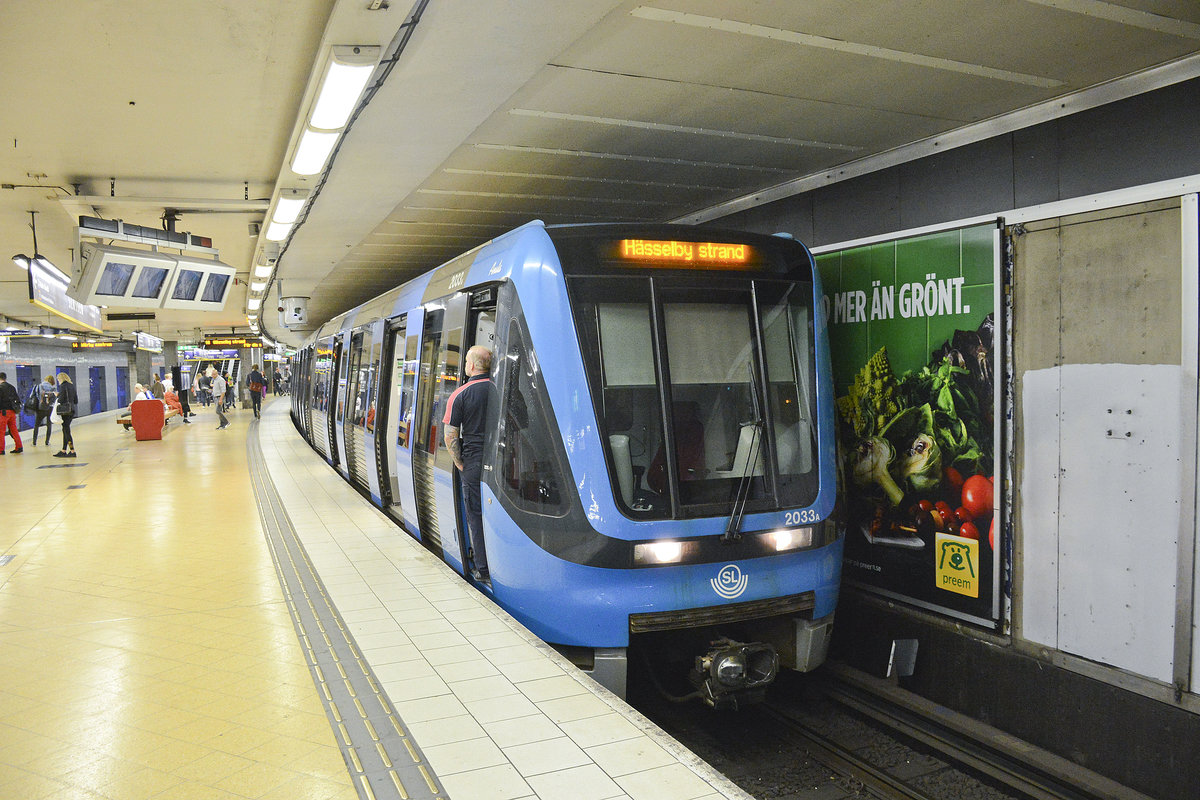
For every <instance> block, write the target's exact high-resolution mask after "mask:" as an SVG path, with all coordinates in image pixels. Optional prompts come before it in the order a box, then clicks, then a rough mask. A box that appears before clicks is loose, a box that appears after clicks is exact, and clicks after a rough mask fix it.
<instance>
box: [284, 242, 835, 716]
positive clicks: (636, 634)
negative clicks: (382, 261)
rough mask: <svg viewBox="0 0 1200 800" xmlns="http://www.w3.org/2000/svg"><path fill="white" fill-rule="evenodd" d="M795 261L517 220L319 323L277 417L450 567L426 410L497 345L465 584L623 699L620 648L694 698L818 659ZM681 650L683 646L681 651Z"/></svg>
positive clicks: (818, 516)
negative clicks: (662, 661)
mask: <svg viewBox="0 0 1200 800" xmlns="http://www.w3.org/2000/svg"><path fill="white" fill-rule="evenodd" d="M821 297H822V293H821V287H820V283H819V279H818V276H817V273H816V270H815V268H814V265H813V259H812V256H811V254H810V253H809V251H808V250H807V249H806V248H805V247H804V246H803V245H802V244H800V243H799V242H796V241H794V240H792V239H791V238H789V237H786V236H764V235H757V234H744V233H730V232H726V231H716V230H710V229H702V228H696V227H689V226H672V225H651V226H647V225H631V224H611V225H610V224H605V225H570V226H546V225H543V224H542V223H541V222H531V223H529V224H527V225H524V226H522V227H521V228H518V229H516V230H514V231H512V232H510V233H507V234H505V235H503V236H500V237H498V238H496V239H494V240H492V241H490V242H487V243H486V244H483V245H481V246H479V247H478V248H476V249H474V250H472V251H471V252H469V253H466V254H464V255H462V256H460V257H458V258H456V259H454V260H452V261H450V262H448V263H446V264H444V265H442V266H441V267H438V268H437V269H435V270H433V271H432V272H429V273H427V274H425V275H422V276H421V277H419V278H416V279H414V280H412V281H409V282H408V283H405V284H404V285H402V286H400V287H398V288H396V289H393V290H392V291H389V292H387V293H385V294H383V295H381V296H379V297H377V298H375V299H373V300H371V301H369V302H366V303H364V304H362V305H361V306H359V307H357V308H355V309H352V310H350V311H348V312H346V313H345V314H343V315H341V316H339V317H337V318H335V319H333V320H331V321H329V322H328V323H326V324H325V325H323V326H322V327H321V328H320V329H318V331H317V332H316V333H315V334H314V335H313V336H312V337H311V339H310V340H309V341H308V342H306V344H305V346H304V347H303V348H302V349H301V350H300V351H299V353H298V354H297V356H296V358H295V361H294V363H293V371H292V375H293V387H294V391H293V400H292V403H293V406H292V415H293V419H294V420H295V423H296V425H297V427H298V428H299V429H300V431H301V432H302V433H303V435H304V436H305V437H306V438H307V440H308V441H309V442H310V443H311V444H312V445H313V447H314V448H316V449H317V450H318V451H319V452H320V453H321V454H322V455H323V456H324V457H325V458H326V459H327V460H328V461H329V462H330V463H331V464H332V465H333V466H334V467H335V468H336V469H337V470H338V471H340V472H341V473H342V475H343V476H344V477H345V478H346V479H347V480H348V481H350V482H351V483H352V484H353V485H355V486H356V487H358V488H359V489H360V490H361V491H362V492H363V493H364V494H367V495H369V496H370V498H371V500H372V502H374V503H375V504H376V505H378V506H379V507H380V508H381V509H383V510H384V511H385V512H386V513H387V514H389V515H390V516H392V517H393V518H394V519H395V520H396V521H397V522H398V523H399V524H400V526H401V527H403V528H404V530H406V531H407V532H408V533H409V534H410V535H412V536H413V537H414V538H416V539H418V540H419V541H421V542H422V543H423V544H424V545H425V546H426V547H427V548H428V549H429V550H431V551H432V552H433V553H435V554H436V555H437V556H439V557H440V558H442V559H443V560H444V561H445V562H446V563H447V564H449V565H450V566H451V567H453V568H454V569H455V570H457V571H458V572H460V573H464V574H465V575H466V577H467V579H468V580H470V576H469V572H466V571H465V570H464V563H465V562H466V539H465V526H464V522H463V515H462V508H461V502H462V501H461V496H460V487H459V485H458V483H459V477H458V474H457V472H456V471H455V470H454V469H453V465H452V460H451V457H450V453H449V452H448V451H447V449H446V447H445V446H444V445H443V444H442V431H441V425H442V422H441V421H442V416H443V412H444V409H445V403H446V400H447V398H448V397H449V396H450V394H451V393H452V392H453V391H454V389H455V388H457V387H458V386H459V385H460V382H461V381H462V380H464V375H463V371H462V368H463V364H462V356H463V354H464V353H465V352H466V350H467V348H469V347H471V346H472V345H476V344H482V345H485V346H487V347H489V348H490V349H491V350H492V351H493V352H494V353H495V359H494V361H493V365H492V375H491V377H492V379H493V381H494V390H493V392H492V395H491V399H490V400H489V407H488V412H489V426H488V428H489V434H488V437H489V438H488V441H487V446H486V448H485V461H484V466H483V476H484V477H483V486H482V495H483V519H484V531H485V541H486V550H487V553H486V556H487V562H488V565H489V567H490V580H489V581H488V582H487V583H480V584H479V588H480V590H482V591H484V592H487V593H488V594H489V595H491V596H492V597H493V598H494V599H495V601H496V602H497V603H498V604H500V605H501V606H502V607H503V608H505V609H506V610H507V611H508V612H509V613H511V614H512V615H513V616H514V617H515V618H517V619H518V620H520V621H521V622H522V623H523V624H524V625H525V626H527V627H528V628H529V629H530V630H531V631H533V632H534V633H535V634H536V635H538V636H539V637H541V638H542V639H543V640H545V641H546V642H548V643H551V644H552V645H554V646H555V647H557V648H558V649H559V650H560V651H561V652H564V653H565V654H567V655H568V656H570V657H571V658H572V659H573V660H574V661H575V662H576V663H577V664H579V665H580V666H581V667H583V668H584V669H587V670H589V671H590V673H591V674H592V675H593V677H595V678H596V679H597V680H598V681H600V682H601V683H603V684H605V685H607V686H608V687H609V688H611V689H613V690H614V691H616V692H617V693H619V694H621V693H623V692H624V689H625V675H626V658H627V652H628V647H629V645H630V642H631V638H641V637H642V636H643V635H644V636H645V637H651V636H654V635H660V636H664V637H669V638H670V644H671V646H672V647H678V646H681V642H686V646H687V647H689V648H694V652H691V653H688V654H686V655H685V657H686V659H688V660H689V661H691V662H692V663H694V667H692V668H691V670H690V679H691V682H692V685H693V686H694V687H695V693H696V694H697V695H699V696H700V697H702V698H703V699H704V700H705V701H707V702H708V703H710V704H712V705H714V706H721V707H728V706H733V707H736V706H737V704H738V702H739V701H742V702H746V701H750V700H754V699H757V698H759V697H761V695H762V691H763V689H764V688H765V686H766V685H767V684H768V683H770V681H771V680H773V679H774V677H775V674H776V671H777V669H778V667H779V666H780V665H782V666H784V667H788V668H791V669H799V670H808V669H812V668H814V667H816V666H817V665H819V664H820V663H821V662H822V661H823V660H824V658H825V653H826V648H827V646H828V640H829V636H830V634H831V632H832V622H833V615H834V609H835V606H836V603H837V594H838V583H839V580H840V573H841V558H842V532H841V531H840V530H839V528H838V526H837V525H836V524H835V523H834V521H833V519H831V516H832V514H833V510H834V500H835V493H836V480H837V479H836V468H835V458H836V454H835V444H834V410H833V408H834V406H833V391H832V386H831V377H830V363H829V347H828V342H827V336H826V320H825V314H824V312H823V309H822V305H821ZM693 659H694V660H693Z"/></svg>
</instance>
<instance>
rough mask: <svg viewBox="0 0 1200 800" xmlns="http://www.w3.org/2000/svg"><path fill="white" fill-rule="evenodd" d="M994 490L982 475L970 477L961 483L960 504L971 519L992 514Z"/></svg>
mask: <svg viewBox="0 0 1200 800" xmlns="http://www.w3.org/2000/svg"><path fill="white" fill-rule="evenodd" d="M994 492H995V489H994V487H993V486H992V482H991V481H989V480H988V479H987V478H986V477H984V476H983V475H972V476H971V477H969V478H967V479H966V480H965V481H963V488H962V504H963V507H964V508H966V509H967V511H970V512H971V515H972V516H973V517H976V518H978V517H983V516H986V515H988V514H990V513H992V495H993V494H994Z"/></svg>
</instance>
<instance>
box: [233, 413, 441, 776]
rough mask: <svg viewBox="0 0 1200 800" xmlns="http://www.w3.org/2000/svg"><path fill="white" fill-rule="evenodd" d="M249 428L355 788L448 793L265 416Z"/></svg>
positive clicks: (294, 606)
mask: <svg viewBox="0 0 1200 800" xmlns="http://www.w3.org/2000/svg"><path fill="white" fill-rule="evenodd" d="M250 430H251V434H252V435H251V436H248V437H247V439H246V450H247V456H248V461H249V465H250V477H251V484H252V485H253V486H254V496H255V499H256V501H257V503H258V510H259V514H261V516H262V524H263V534H264V535H265V536H266V539H267V545H268V547H269V548H270V550H271V559H272V560H273V561H274V563H275V572H276V575H277V576H278V578H279V586H280V588H281V589H282V590H283V596H284V599H285V600H287V604H288V609H289V610H290V611H291V613H292V623H293V624H294V625H295V627H296V635H297V637H298V638H299V640H300V643H301V644H302V645H303V647H304V654H305V659H306V660H307V663H308V667H309V671H310V672H311V673H312V678H313V682H314V683H315V684H316V688H317V690H318V692H319V693H320V695H321V700H322V702H323V703H324V705H325V713H326V715H327V716H328V717H329V721H330V725H332V726H333V729H334V734H335V737H336V738H337V740H338V745H339V747H341V750H342V756H343V758H344V760H345V762H346V764H347V765H348V766H349V767H350V775H351V778H352V779H353V780H354V782H355V790H356V791H357V792H358V794H359V796H360V797H364V798H370V799H376V798H377V799H378V800H393V798H395V800H409V798H412V800H447V798H448V795H447V794H446V792H445V791H439V789H438V781H437V776H436V774H435V773H434V771H433V768H432V767H431V766H430V765H429V764H428V762H427V761H426V759H425V756H424V755H423V754H422V753H421V750H420V748H419V747H418V746H417V743H416V742H415V741H413V739H412V737H411V736H409V735H408V734H407V733H406V731H405V729H404V727H403V725H402V724H401V721H400V718H399V715H397V714H396V712H395V709H394V708H393V707H392V705H391V702H390V701H389V700H388V697H387V695H386V694H385V693H384V691H383V690H382V689H381V688H380V685H379V681H378V680H377V679H376V677H375V674H374V673H373V672H372V671H371V667H370V666H369V665H368V664H367V662H366V661H365V660H364V659H363V656H362V653H361V651H360V650H359V648H358V646H357V645H356V644H355V642H354V638H353V637H352V636H351V635H350V632H349V630H347V629H346V624H345V622H344V621H343V620H342V617H341V615H340V614H338V612H337V609H336V608H335V607H334V605H333V601H332V600H331V599H330V598H329V594H328V593H327V592H326V591H325V585H324V584H323V583H322V582H321V578H320V577H319V576H318V575H317V571H316V569H315V568H314V566H313V563H312V561H311V560H310V559H309V557H308V553H307V552H306V551H305V549H304V545H303V544H301V542H300V539H299V538H298V537H297V535H296V529H295V527H294V526H293V525H292V521H291V518H290V517H288V514H287V511H286V509H285V508H284V505H283V500H282V499H281V498H280V496H279V493H278V492H276V491H275V485H274V484H273V483H272V482H271V477H270V474H269V473H268V471H267V466H266V459H265V458H264V456H263V452H262V448H261V447H260V446H259V444H258V430H259V428H258V420H254V421H252V422H251V423H250Z"/></svg>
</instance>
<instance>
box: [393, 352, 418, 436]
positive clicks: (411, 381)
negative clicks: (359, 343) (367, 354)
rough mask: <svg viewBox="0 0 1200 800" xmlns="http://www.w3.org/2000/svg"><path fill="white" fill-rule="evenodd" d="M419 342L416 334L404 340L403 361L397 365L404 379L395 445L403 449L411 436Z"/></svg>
mask: <svg viewBox="0 0 1200 800" xmlns="http://www.w3.org/2000/svg"><path fill="white" fill-rule="evenodd" d="M419 340H420V336H418V335H417V334H416V333H413V334H411V335H409V336H407V337H406V338H405V344H404V356H403V358H404V361H403V363H402V364H400V365H397V366H398V369H399V371H400V372H401V374H402V375H403V376H404V377H403V379H402V381H401V389H400V425H399V428H398V429H397V432H396V444H397V445H399V446H400V447H403V448H407V447H408V440H409V438H410V437H411V435H412V423H413V400H414V399H415V398H416V396H417V392H416V386H417V369H418V368H419V367H420V362H419V361H418V360H417V356H418V354H419V353H418V350H417V344H418V342H419ZM397 358H399V356H397Z"/></svg>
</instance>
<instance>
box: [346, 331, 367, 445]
mask: <svg viewBox="0 0 1200 800" xmlns="http://www.w3.org/2000/svg"><path fill="white" fill-rule="evenodd" d="M347 360H348V361H349V364H350V366H349V369H348V370H347V378H348V384H349V385H348V386H347V390H346V402H347V403H348V404H349V411H350V413H349V415H348V417H344V418H343V421H344V422H345V423H346V424H347V425H357V426H358V427H360V428H361V427H362V425H363V419H364V417H365V415H366V408H365V407H364V406H365V401H366V394H367V387H366V381H364V380H363V377H364V375H363V368H362V362H363V333H362V332H361V331H359V332H357V333H355V334H353V335H352V336H351V337H350V355H349V358H348V359H347Z"/></svg>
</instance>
